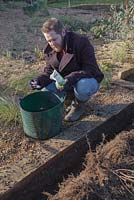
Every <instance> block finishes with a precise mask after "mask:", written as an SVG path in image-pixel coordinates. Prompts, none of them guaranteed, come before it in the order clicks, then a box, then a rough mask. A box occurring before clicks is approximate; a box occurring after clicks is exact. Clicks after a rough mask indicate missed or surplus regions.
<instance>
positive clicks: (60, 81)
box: [50, 69, 65, 86]
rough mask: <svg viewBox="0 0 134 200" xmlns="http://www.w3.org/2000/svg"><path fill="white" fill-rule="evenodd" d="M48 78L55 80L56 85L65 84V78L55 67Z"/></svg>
mask: <svg viewBox="0 0 134 200" xmlns="http://www.w3.org/2000/svg"><path fill="white" fill-rule="evenodd" d="M50 79H52V80H55V81H56V85H58V86H64V84H65V79H64V78H63V77H62V76H61V75H60V73H59V72H57V71H56V70H55V69H54V71H53V73H52V74H51V75H50Z"/></svg>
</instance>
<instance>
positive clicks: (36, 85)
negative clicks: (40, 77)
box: [29, 79, 41, 90]
mask: <svg viewBox="0 0 134 200" xmlns="http://www.w3.org/2000/svg"><path fill="white" fill-rule="evenodd" d="M29 85H30V87H31V88H32V89H33V90H35V89H37V90H39V89H40V88H41V86H40V85H38V83H37V80H36V79H32V80H31V81H30V82H29Z"/></svg>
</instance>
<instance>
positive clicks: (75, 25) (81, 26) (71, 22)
mask: <svg viewBox="0 0 134 200" xmlns="http://www.w3.org/2000/svg"><path fill="white" fill-rule="evenodd" d="M58 18H59V19H60V20H61V21H62V22H63V24H64V25H65V27H66V28H67V29H69V30H71V31H84V32H88V31H89V30H90V23H87V22H83V21H81V20H80V19H78V18H71V19H70V17H68V16H62V17H58Z"/></svg>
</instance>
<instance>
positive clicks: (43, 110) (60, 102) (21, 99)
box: [19, 91, 66, 113]
mask: <svg viewBox="0 0 134 200" xmlns="http://www.w3.org/2000/svg"><path fill="white" fill-rule="evenodd" d="M44 92H45V93H51V94H53V95H54V96H55V97H57V98H58V99H59V103H58V104H57V105H55V106H53V107H52V108H49V109H47V110H45V109H42V110H40V111H27V110H26V109H24V108H22V106H21V101H23V100H24V98H26V97H28V96H30V95H31V94H35V93H44ZM62 98H63V100H62V101H61V99H60V97H59V96H58V95H57V94H55V93H53V92H50V91H36V92H33V93H30V94H28V95H26V96H24V97H22V98H20V99H19V107H20V109H21V110H24V111H26V112H32V113H39V112H48V111H50V110H53V109H54V108H56V107H58V106H60V105H61V104H63V103H64V101H65V98H66V95H64V96H63V97H62Z"/></svg>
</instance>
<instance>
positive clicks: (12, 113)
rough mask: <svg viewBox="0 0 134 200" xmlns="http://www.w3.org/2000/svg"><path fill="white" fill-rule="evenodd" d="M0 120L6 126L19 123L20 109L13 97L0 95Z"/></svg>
mask: <svg viewBox="0 0 134 200" xmlns="http://www.w3.org/2000/svg"><path fill="white" fill-rule="evenodd" d="M0 122H1V123H3V124H4V125H6V126H8V125H11V124H14V125H17V124H21V117H20V111H19V108H18V105H17V103H16V102H15V99H14V98H13V97H10V96H3V97H0Z"/></svg>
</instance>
